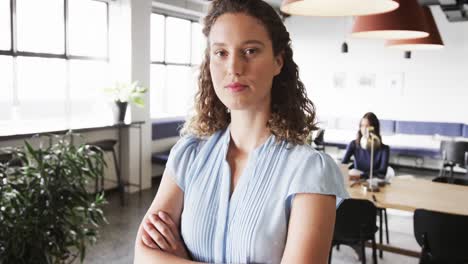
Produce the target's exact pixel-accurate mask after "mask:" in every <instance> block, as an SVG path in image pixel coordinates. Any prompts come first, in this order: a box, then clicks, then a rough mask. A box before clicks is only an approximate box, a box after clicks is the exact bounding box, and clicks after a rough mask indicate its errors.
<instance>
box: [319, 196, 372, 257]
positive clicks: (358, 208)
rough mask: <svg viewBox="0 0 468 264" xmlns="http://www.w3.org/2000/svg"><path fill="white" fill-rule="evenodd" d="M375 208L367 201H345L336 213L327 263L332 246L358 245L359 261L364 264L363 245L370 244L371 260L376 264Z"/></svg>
mask: <svg viewBox="0 0 468 264" xmlns="http://www.w3.org/2000/svg"><path fill="white" fill-rule="evenodd" d="M376 214H377V208H376V207H375V205H374V204H373V203H371V202H370V201H367V200H359V199H346V200H344V201H343V203H342V204H341V205H340V207H339V208H338V210H337V211H336V222H335V231H334V233H333V241H332V246H331V248H330V256H329V259H328V263H331V259H332V249H333V246H335V245H336V246H338V245H348V246H352V245H359V246H360V247H361V261H362V263H363V264H365V263H366V253H365V243H366V241H369V240H370V241H371V242H372V258H373V262H374V264H377V250H376V244H375V233H376V232H377V230H378V228H377V225H376V222H375V220H376Z"/></svg>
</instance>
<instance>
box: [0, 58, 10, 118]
mask: <svg viewBox="0 0 468 264" xmlns="http://www.w3.org/2000/svg"><path fill="white" fill-rule="evenodd" d="M0 72H1V77H0V121H2V120H9V119H11V109H12V103H13V82H12V79H13V78H12V77H13V59H12V57H10V56H0Z"/></svg>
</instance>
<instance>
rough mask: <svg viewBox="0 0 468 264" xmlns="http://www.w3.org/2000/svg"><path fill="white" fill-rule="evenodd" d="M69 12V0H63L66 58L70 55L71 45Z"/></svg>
mask: <svg viewBox="0 0 468 264" xmlns="http://www.w3.org/2000/svg"><path fill="white" fill-rule="evenodd" d="M69 14H70V13H69V12H68V0H63V19H64V23H63V25H64V28H63V30H64V32H63V33H64V34H63V36H64V40H65V41H64V50H65V58H68V56H70V51H69V49H70V47H69V43H68V40H69V36H68V32H69V28H68V16H69Z"/></svg>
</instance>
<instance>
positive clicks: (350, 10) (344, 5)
mask: <svg viewBox="0 0 468 264" xmlns="http://www.w3.org/2000/svg"><path fill="white" fill-rule="evenodd" d="M397 8H398V3H397V1H396V0H283V3H282V4H281V11H283V12H284V13H288V14H291V15H302V16H363V15H370V14H380V13H385V12H390V11H392V10H395V9H397Z"/></svg>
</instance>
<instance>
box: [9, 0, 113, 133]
mask: <svg viewBox="0 0 468 264" xmlns="http://www.w3.org/2000/svg"><path fill="white" fill-rule="evenodd" d="M10 3H13V4H15V5H16V6H14V7H13V8H10ZM108 5H109V4H108V3H107V2H103V1H95V0H79V1H77V0H47V1H37V0H16V1H9V0H0V30H1V32H2V34H0V54H1V55H0V72H1V73H2V74H1V78H0V94H1V96H0V121H1V123H2V124H3V125H8V124H9V122H12V121H15V124H26V123H27V124H32V125H35V124H40V125H41V126H44V128H46V129H47V128H49V127H48V124H52V123H54V122H57V121H59V122H63V123H61V124H66V123H69V121H70V120H73V119H76V117H80V118H83V116H86V117H87V118H88V119H93V120H94V121H97V122H99V121H100V120H104V119H106V117H105V115H108V114H109V113H107V112H105V111H103V106H107V102H106V100H104V99H103V94H102V93H101V89H102V88H104V87H106V86H108V85H109V83H110V80H109V79H110V77H109V76H110V70H109V69H110V66H109V58H108V9H109V6H108ZM66 7H67V10H65V8H66ZM11 17H13V18H15V19H14V20H10V19H11ZM10 21H12V22H13V27H12V26H11V24H10ZM13 30H15V32H13ZM11 43H13V47H12V46H11ZM97 105H99V106H98V107H96V106H97ZM97 109H99V111H97ZM110 118H112V116H110ZM110 118H107V119H106V120H108V119H110ZM42 124H44V125H42ZM0 125H1V124H0ZM62 128H63V127H62Z"/></svg>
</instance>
